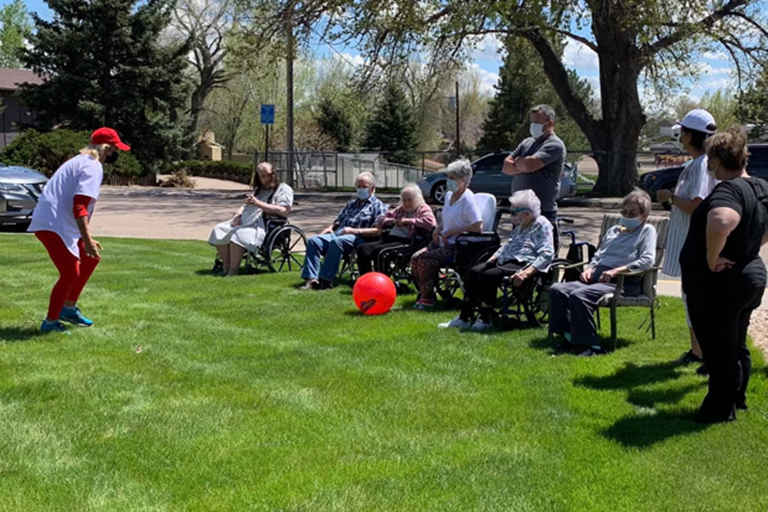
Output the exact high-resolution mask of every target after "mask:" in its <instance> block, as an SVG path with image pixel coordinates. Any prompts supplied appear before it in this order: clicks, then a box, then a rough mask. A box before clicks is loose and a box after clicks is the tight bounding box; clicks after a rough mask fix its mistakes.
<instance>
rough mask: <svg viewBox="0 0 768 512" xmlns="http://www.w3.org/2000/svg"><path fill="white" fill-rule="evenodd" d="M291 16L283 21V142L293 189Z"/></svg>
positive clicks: (290, 14)
mask: <svg viewBox="0 0 768 512" xmlns="http://www.w3.org/2000/svg"><path fill="white" fill-rule="evenodd" d="M292 15H293V9H290V10H289V11H288V14H287V15H286V20H285V32H286V44H287V46H288V49H287V52H286V58H285V60H286V62H285V64H286V65H285V69H286V77H285V84H286V89H287V90H286V95H285V96H286V100H285V102H286V108H285V124H286V126H285V130H286V134H285V142H286V146H287V148H286V150H287V152H288V180H287V181H288V185H289V186H290V187H293V161H294V155H293V152H294V147H293V59H294V41H293V23H292V20H291V16H292Z"/></svg>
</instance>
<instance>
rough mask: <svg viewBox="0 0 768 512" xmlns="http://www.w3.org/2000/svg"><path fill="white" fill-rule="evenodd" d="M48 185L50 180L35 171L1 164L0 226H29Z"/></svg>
mask: <svg viewBox="0 0 768 512" xmlns="http://www.w3.org/2000/svg"><path fill="white" fill-rule="evenodd" d="M46 183H48V178H46V177H45V175H43V174H41V173H39V172H37V171H35V170H32V169H29V168H27V167H19V166H10V167H6V166H5V165H3V164H2V163H0V224H16V225H25V224H29V223H30V222H31V221H32V210H34V209H35V206H37V198H38V197H40V194H42V193H43V187H45V184H46Z"/></svg>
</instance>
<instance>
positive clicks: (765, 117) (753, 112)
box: [715, 67, 768, 140]
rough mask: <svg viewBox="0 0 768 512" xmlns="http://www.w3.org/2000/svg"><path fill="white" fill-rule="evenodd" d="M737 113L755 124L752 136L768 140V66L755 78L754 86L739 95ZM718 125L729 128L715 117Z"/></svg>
mask: <svg viewBox="0 0 768 512" xmlns="http://www.w3.org/2000/svg"><path fill="white" fill-rule="evenodd" d="M736 115H737V116H738V117H739V119H740V120H742V121H745V122H747V123H750V124H754V125H755V128H754V129H753V130H752V133H750V134H749V136H750V137H752V138H755V139H759V140H768V67H766V68H765V69H764V70H763V72H762V74H761V75H760V76H759V77H758V78H757V79H756V80H755V82H754V83H753V84H752V86H751V87H750V88H749V90H747V91H746V92H745V93H743V94H742V95H741V96H740V97H739V105H738V107H737V111H736ZM715 120H716V121H717V125H718V126H721V127H723V128H729V127H728V126H726V125H725V124H722V123H720V120H719V119H717V118H715Z"/></svg>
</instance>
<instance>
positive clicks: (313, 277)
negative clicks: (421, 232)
mask: <svg viewBox="0 0 768 512" xmlns="http://www.w3.org/2000/svg"><path fill="white" fill-rule="evenodd" d="M355 186H356V187H357V197H356V198H355V199H352V200H351V201H350V202H348V203H347V205H346V206H345V207H344V209H342V210H341V213H339V215H338V217H336V220H335V221H333V224H331V225H330V226H328V227H327V228H325V229H324V230H323V232H322V233H320V234H319V235H316V236H313V237H312V238H310V239H309V241H308V242H307V255H306V258H305V259H304V269H303V270H302V272H301V277H302V278H304V279H306V283H305V284H304V286H303V287H302V289H304V290H317V289H322V290H324V289H327V288H332V287H333V280H334V279H335V278H336V272H338V270H339V263H341V259H342V257H343V256H344V255H345V254H348V253H350V252H352V251H353V250H354V249H355V247H356V246H358V245H360V244H361V243H363V238H364V237H366V236H368V237H370V236H376V235H378V234H379V233H380V231H379V228H377V227H375V226H376V219H378V218H379V217H381V216H382V215H384V214H385V213H387V206H386V205H385V204H384V203H382V202H381V201H379V199H378V198H377V197H376V196H375V193H376V178H374V176H373V174H371V173H369V172H363V173H360V175H359V176H358V177H357V182H356V185H355ZM323 256H325V260H324V261H323V262H322V266H321V264H320V260H321V258H322V257H323Z"/></svg>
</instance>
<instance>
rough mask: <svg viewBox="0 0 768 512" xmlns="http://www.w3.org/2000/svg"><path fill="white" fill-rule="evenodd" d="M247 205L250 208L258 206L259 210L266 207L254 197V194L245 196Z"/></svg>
mask: <svg viewBox="0 0 768 512" xmlns="http://www.w3.org/2000/svg"><path fill="white" fill-rule="evenodd" d="M244 202H245V204H247V205H248V206H258V207H259V208H262V207H263V206H264V203H262V202H261V201H259V200H258V199H256V197H254V196H253V194H248V195H247V196H245V201H244Z"/></svg>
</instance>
